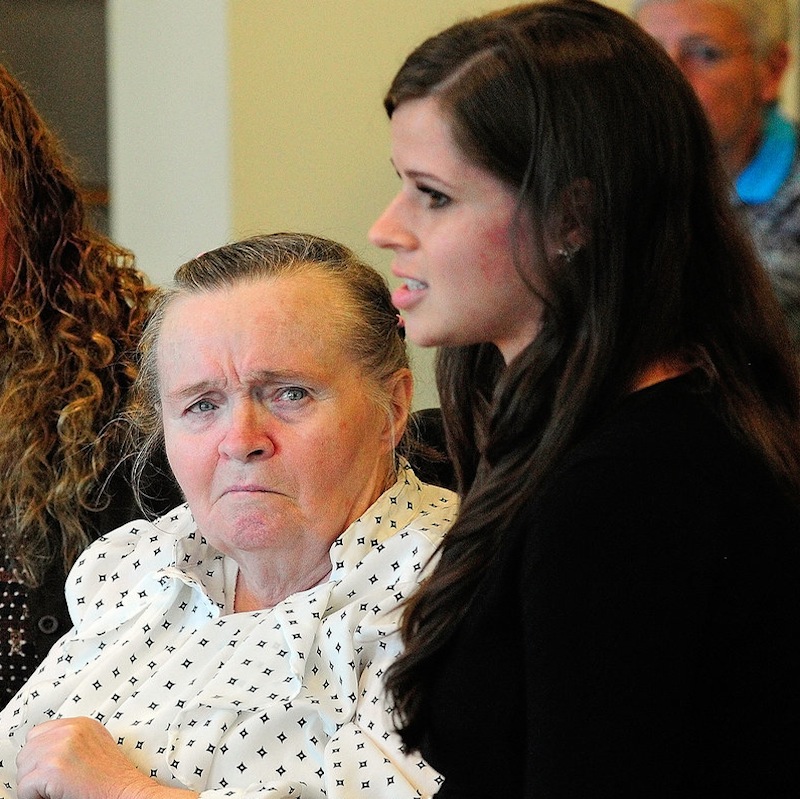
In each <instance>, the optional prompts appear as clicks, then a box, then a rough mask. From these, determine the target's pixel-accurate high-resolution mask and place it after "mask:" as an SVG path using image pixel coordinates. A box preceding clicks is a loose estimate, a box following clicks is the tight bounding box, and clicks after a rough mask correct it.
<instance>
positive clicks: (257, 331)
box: [157, 273, 392, 557]
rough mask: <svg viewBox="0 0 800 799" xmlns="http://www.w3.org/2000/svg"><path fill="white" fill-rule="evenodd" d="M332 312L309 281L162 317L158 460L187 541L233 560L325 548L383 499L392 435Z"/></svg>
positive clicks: (315, 279) (246, 289) (324, 291)
mask: <svg viewBox="0 0 800 799" xmlns="http://www.w3.org/2000/svg"><path fill="white" fill-rule="evenodd" d="M339 302H340V296H339V290H338V288H336V287H335V286H334V285H332V284H331V283H330V282H329V281H328V280H325V279H321V277H320V275H317V274H314V273H311V274H305V275H293V276H289V277H282V278H278V279H264V280H260V281H258V282H255V283H245V284H241V285H238V286H236V287H233V288H230V289H227V290H224V291H217V292H213V293H210V294H197V295H193V296H188V297H184V298H181V299H179V300H176V301H175V302H174V303H173V304H172V305H171V306H170V307H169V308H168V310H167V313H166V317H165V319H164V321H163V329H162V334H161V338H160V342H159V346H158V352H157V357H158V372H159V379H160V384H161V401H162V405H163V421H164V437H165V442H166V449H167V455H168V457H169V462H170V465H171V467H172V469H173V472H174V473H175V477H176V478H177V480H178V483H179V484H180V486H181V488H182V490H183V492H184V495H185V497H186V500H187V501H188V503H189V506H190V508H191V510H192V513H193V515H194V518H195V521H196V523H197V526H198V529H199V530H200V532H201V533H202V534H203V535H204V536H205V537H206V538H207V539H208V540H209V541H210V542H211V543H212V544H213V545H214V546H216V547H217V548H218V549H220V550H221V551H223V552H226V553H228V554H232V555H233V556H234V557H236V553H241V552H249V551H264V550H274V549H275V548H281V547H284V546H290V547H297V546H298V543H300V545H302V542H303V540H307V541H308V544H309V545H316V546H317V547H319V546H320V544H321V543H324V544H326V545H329V544H330V543H332V542H333V540H334V539H335V538H336V537H337V536H338V535H339V534H340V533H341V532H342V531H343V530H344V529H345V528H346V527H347V526H348V525H349V524H350V523H351V522H352V521H354V520H355V519H356V518H357V517H358V516H359V515H360V514H361V513H362V512H363V511H365V510H366V509H367V508H368V507H369V505H371V504H372V502H373V501H374V500H375V499H377V497H378V496H380V494H381V493H382V492H383V490H384V489H385V482H386V479H387V476H388V475H387V471H388V468H387V467H388V464H390V463H391V458H390V455H389V453H390V451H391V446H392V442H391V437H392V434H391V430H390V429H389V422H388V419H387V417H386V414H385V413H382V412H381V411H380V410H378V409H377V408H376V407H375V405H374V403H372V402H370V400H369V398H368V396H367V393H366V391H365V389H364V376H363V375H362V374H361V372H360V370H359V368H358V366H357V364H355V363H354V362H353V361H351V360H350V359H349V358H348V356H347V354H346V352H345V351H344V350H343V349H342V346H341V345H342V342H341V341H340V336H338V335H337V333H336V331H335V329H333V327H332V325H331V323H330V322H331V319H332V318H333V314H335V313H336V312H337V308H338V307H339V305H338V304H339ZM298 537H301V538H300V539H299V541H298Z"/></svg>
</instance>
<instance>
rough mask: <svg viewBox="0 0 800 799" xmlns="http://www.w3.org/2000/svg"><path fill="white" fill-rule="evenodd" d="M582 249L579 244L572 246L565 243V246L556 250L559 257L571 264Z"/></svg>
mask: <svg viewBox="0 0 800 799" xmlns="http://www.w3.org/2000/svg"><path fill="white" fill-rule="evenodd" d="M580 249H581V248H580V247H579V246H578V247H570V246H569V245H566V244H565V245H564V246H563V247H561V248H560V249H558V250H557V251H556V255H558V256H559V258H563V259H564V260H565V261H566V262H567V263H568V264H569V263H572V259H573V258H574V257H575V255H576V254H577V253H578V252H579V251H580Z"/></svg>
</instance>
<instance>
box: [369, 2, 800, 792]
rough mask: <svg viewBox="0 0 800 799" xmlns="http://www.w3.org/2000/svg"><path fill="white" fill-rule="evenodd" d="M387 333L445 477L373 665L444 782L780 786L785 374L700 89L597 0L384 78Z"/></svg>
mask: <svg viewBox="0 0 800 799" xmlns="http://www.w3.org/2000/svg"><path fill="white" fill-rule="evenodd" d="M385 105H386V109H387V111H388V113H389V116H390V118H391V132H392V161H393V164H394V167H395V169H396V171H397V172H398V174H399V176H400V180H401V188H400V191H399V193H398V194H397V196H396V198H395V199H394V200H393V201H392V202H391V204H390V205H389V207H388V208H387V209H386V211H385V212H384V214H383V215H382V216H381V217H380V219H379V220H378V221H377V222H376V223H375V225H374V227H373V229H372V231H371V234H370V235H371V239H372V241H373V242H374V243H375V244H377V245H379V246H382V247H386V248H389V249H391V250H393V252H394V260H393V266H392V271H393V272H394V274H395V275H396V276H397V277H399V278H400V279H401V280H402V285H401V287H400V288H398V289H397V290H396V291H395V293H394V295H393V299H394V302H395V304H396V305H397V307H398V308H399V309H400V310H401V311H402V313H403V316H404V319H405V326H406V330H407V335H408V336H409V338H410V340H412V341H414V342H415V343H418V344H423V345H431V346H440V347H441V348H442V349H441V350H440V355H439V361H438V381H439V389H440V395H441V403H442V409H443V413H444V417H445V424H446V430H447V436H448V443H449V446H450V449H451V453H452V455H453V457H454V459H455V468H456V472H457V476H458V481H459V490H460V493H461V494H462V506H461V510H460V513H459V518H458V520H457V521H456V523H455V524H454V526H453V527H452V529H451V531H450V532H449V533H448V535H447V537H446V539H445V543H444V545H443V547H442V549H441V560H440V562H439V564H438V566H437V568H436V570H435V572H434V573H433V575H432V577H431V578H430V579H429V580H428V581H427V582H426V583H425V584H424V587H423V588H422V590H421V591H420V592H419V593H417V594H416V595H415V597H414V598H413V599H412V600H411V602H410V603H409V604H408V606H407V609H406V614H405V620H404V629H403V634H404V639H405V643H406V650H405V653H404V654H403V655H402V656H401V657H400V659H399V660H398V661H397V663H396V664H395V665H394V666H393V668H392V669H391V670H390V672H389V677H388V688H389V690H390V692H391V694H392V695H393V697H394V699H395V703H396V714H397V717H398V719H399V724H400V726H401V729H402V735H403V736H404V739H405V741H406V743H407V744H408V745H409V746H410V747H412V748H417V749H419V750H420V751H421V752H422V753H423V755H425V756H426V758H428V759H429V761H430V762H431V763H432V764H433V765H434V767H436V768H437V769H438V770H439V771H440V772H441V773H442V774H443V775H444V777H445V781H444V785H443V787H442V789H441V790H440V792H439V793H438V794H437V796H438V797H441V798H442V799H443V798H444V797H448V799H450V797H477V796H481V797H485V796H509V797H511V796H513V797H535V798H536V799H547V798H549V797H581V799H590V798H591V797H648V799H653V797H677V796H680V797H683V798H685V797H701V796H702V797H716V796H720V797H722V796H725V797H731V796H737V797H744V796H753V797H755V796H758V797H768V796H789V795H797V794H798V791H800V758H798V757H797V752H798V751H800V749H798V747H800V580H798V579H797V575H798V570H799V569H800V392H799V390H798V377H797V373H796V367H795V365H794V363H793V361H792V357H791V353H790V346H789V338H788V334H787V330H786V328H785V324H784V322H783V321H782V318H781V312H780V309H779V307H778V304H777V302H776V299H775V297H774V295H773V293H772V291H771V289H770V287H769V283H768V280H767V278H766V277H765V275H764V273H763V271H762V270H761V269H760V268H759V266H758V265H757V262H756V259H755V257H754V254H753V251H752V248H751V246H750V244H749V241H748V239H747V238H746V236H745V235H744V234H743V233H742V232H741V230H740V228H739V227H738V225H737V223H736V221H735V218H734V216H733V214H732V211H731V208H730V207H729V204H728V199H727V198H728V191H727V186H726V183H725V177H724V173H723V171H722V169H721V167H720V164H719V162H718V159H717V157H716V154H715V150H714V147H713V144H712V140H711V137H710V134H709V130H708V127H707V124H706V122H705V119H704V115H703V112H702V109H701V108H700V106H699V104H698V102H697V101H696V99H695V97H694V94H693V92H692V89H691V87H690V86H689V85H688V83H687V82H686V81H685V80H684V78H683V77H682V76H681V74H680V72H679V70H678V69H677V68H676V67H675V66H674V65H673V64H672V63H671V62H670V60H669V58H668V57H667V55H666V54H665V53H664V52H663V50H662V49H661V48H660V47H659V46H658V45H657V44H656V43H655V42H654V41H653V40H652V39H650V37H648V36H647V35H646V34H645V33H643V32H642V31H641V30H640V29H638V28H637V26H636V25H635V24H634V23H633V22H631V21H630V20H629V19H627V18H626V17H624V16H623V15H621V14H619V13H616V12H614V11H612V10H610V9H608V8H605V7H603V6H601V5H599V4H596V3H593V2H589V0H563V2H546V3H536V4H532V5H529V6H518V7H514V8H511V9H508V10H506V11H504V12H500V13H495V14H490V15H487V16H484V17H481V18H478V19H474V20H470V21H466V22H463V23H461V24H458V25H455V26H454V27H452V28H450V29H448V30H446V31H444V32H443V33H441V34H439V35H437V36H434V37H432V38H431V39H429V40H428V41H426V42H424V43H423V44H422V45H421V46H420V47H419V48H418V49H417V50H416V51H415V52H413V53H412V54H411V55H410V56H409V58H408V59H407V60H406V62H405V64H404V65H403V66H402V68H401V69H400V71H399V73H398V74H397V76H396V78H395V80H394V82H393V83H392V86H391V88H390V89H389V92H388V94H387V97H386V101H385Z"/></svg>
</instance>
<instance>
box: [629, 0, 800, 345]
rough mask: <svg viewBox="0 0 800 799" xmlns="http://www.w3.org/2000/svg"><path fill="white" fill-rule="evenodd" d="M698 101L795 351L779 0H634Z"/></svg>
mask: <svg viewBox="0 0 800 799" xmlns="http://www.w3.org/2000/svg"><path fill="white" fill-rule="evenodd" d="M633 15H634V17H635V18H636V20H637V21H638V22H639V24H640V25H641V26H642V27H643V28H644V29H645V30H646V31H647V32H648V33H650V35H652V36H653V37H654V38H655V39H657V40H658V41H659V42H660V43H661V44H662V45H663V46H664V48H665V49H666V50H667V52H668V53H669V55H670V57H671V58H672V59H673V61H675V63H676V64H677V65H678V66H679V67H680V69H681V71H682V72H683V73H684V75H685V76H686V78H687V79H688V81H689V82H690V83H691V85H692V87H693V88H694V90H695V92H696V94H697V96H698V98H699V99H700V102H701V103H702V105H703V108H704V109H705V112H706V116H707V117H708V120H709V123H710V125H711V130H712V132H713V134H714V137H715V138H716V140H717V145H718V147H719V150H720V153H721V156H722V161H723V164H724V165H725V168H726V169H727V171H728V173H729V174H730V176H731V179H732V180H733V181H734V186H735V195H734V199H735V202H736V204H737V205H738V206H739V207H740V209H741V212H742V214H743V216H744V219H745V220H746V223H747V225H748V227H749V228H750V232H751V234H752V236H753V239H754V241H755V244H756V247H757V249H758V252H759V254H760V256H761V260H762V262H763V264H764V266H765V267H766V269H767V271H768V272H769V275H770V278H771V279H772V283H773V285H774V287H775V291H776V293H777V295H778V299H779V300H780V302H781V305H782V306H783V308H784V310H785V312H786V314H787V318H788V321H789V326H790V328H791V333H792V336H793V338H794V342H795V348H796V349H797V351H798V353H800V134H799V133H798V127H797V125H796V124H794V123H792V122H791V121H790V120H789V119H787V118H786V117H785V116H784V115H783V114H782V113H781V111H780V109H779V107H778V97H779V93H780V85H781V80H782V79H783V76H784V74H785V73H786V68H787V66H788V64H789V57H790V56H789V45H788V40H789V8H788V3H787V0H633Z"/></svg>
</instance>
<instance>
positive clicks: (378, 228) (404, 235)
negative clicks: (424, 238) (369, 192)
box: [367, 194, 416, 250]
mask: <svg viewBox="0 0 800 799" xmlns="http://www.w3.org/2000/svg"><path fill="white" fill-rule="evenodd" d="M402 203H403V198H402V195H400V194H398V195H397V197H395V198H394V200H392V201H391V202H390V203H389V205H387V206H386V209H385V210H384V212H383V213H382V214H381V215H380V216H379V217H378V218H377V219H376V220H375V223H374V224H373V225H372V227H371V228H370V230H369V233H368V234H367V235H368V237H369V240H370V242H372V244H374V245H375V246H376V247H381V248H383V249H386V250H411V249H413V248H414V247H415V246H416V239H415V237H414V235H413V234H412V232H411V230H410V229H409V226H408V225H407V224H406V223H405V222H404V215H403V212H402V210H403V209H402Z"/></svg>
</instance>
